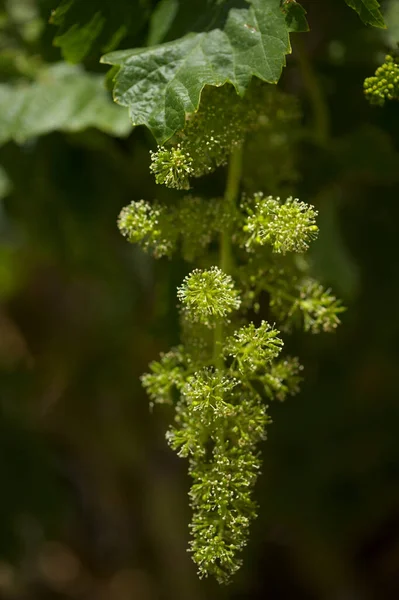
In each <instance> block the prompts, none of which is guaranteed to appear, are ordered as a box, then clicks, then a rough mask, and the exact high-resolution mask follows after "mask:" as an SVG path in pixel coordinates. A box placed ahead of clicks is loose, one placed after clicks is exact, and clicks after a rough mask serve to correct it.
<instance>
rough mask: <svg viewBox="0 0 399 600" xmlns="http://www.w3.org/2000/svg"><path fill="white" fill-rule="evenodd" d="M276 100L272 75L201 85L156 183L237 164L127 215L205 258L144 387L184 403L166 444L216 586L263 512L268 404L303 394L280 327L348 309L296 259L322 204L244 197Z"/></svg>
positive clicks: (331, 318) (157, 247)
mask: <svg viewBox="0 0 399 600" xmlns="http://www.w3.org/2000/svg"><path fill="white" fill-rule="evenodd" d="M278 106H280V107H287V106H290V104H289V100H287V97H286V96H285V95H283V94H282V93H281V92H278V91H277V90H275V89H272V88H271V86H268V85H264V84H259V83H256V84H254V85H253V86H251V88H250V91H249V93H248V94H247V95H246V96H245V97H244V99H240V98H239V97H238V96H237V95H236V94H235V92H234V90H233V88H232V87H231V86H228V85H225V86H223V87H221V88H211V89H207V90H205V93H204V94H203V97H202V101H201V106H200V109H199V110H198V112H197V113H194V114H193V115H190V116H189V117H188V119H187V122H186V127H185V128H184V130H183V131H181V132H179V133H178V134H176V135H175V136H174V138H173V139H172V140H171V141H170V142H169V143H168V144H167V145H166V146H163V147H160V148H159V149H158V150H157V151H156V152H153V153H152V155H151V160H152V165H151V170H152V171H153V173H154V174H155V178H156V181H157V182H158V183H163V184H165V185H167V186H169V187H174V188H178V189H187V188H188V187H189V186H190V184H191V180H192V178H194V177H198V176H201V175H204V174H206V173H209V172H211V171H213V170H215V169H216V168H217V167H218V166H220V165H224V164H226V163H227V162H228V163H229V167H228V182H227V187H226V193H225V197H224V198H214V199H206V198H202V197H197V196H185V197H183V198H180V199H179V200H177V201H176V203H175V204H173V205H170V204H166V203H163V204H161V203H160V202H153V203H149V202H145V201H143V200H140V201H138V202H132V203H131V204H130V205H129V206H127V207H126V208H124V209H123V210H122V212H121V215H120V217H119V227H120V230H121V232H122V233H123V234H124V235H125V236H126V237H127V239H128V240H129V241H130V242H134V243H138V244H140V245H141V246H142V248H143V249H144V250H146V251H149V252H152V253H153V255H154V256H155V257H161V256H169V257H170V256H172V254H173V253H175V252H178V251H179V252H181V253H182V254H183V257H184V258H185V259H186V260H187V261H189V262H194V263H195V265H196V268H195V269H194V270H193V271H191V272H190V273H189V274H188V275H187V276H186V278H185V279H184V281H183V283H182V284H181V286H180V287H179V289H178V291H177V297H178V300H179V301H180V315H181V345H180V346H178V347H176V348H173V349H172V350H171V351H169V352H167V353H166V354H163V355H162V356H161V358H160V360H159V361H154V362H153V363H151V365H150V371H149V373H147V374H145V375H143V377H142V383H143V385H144V387H145V388H146V390H147V392H148V395H149V397H150V400H151V403H152V404H171V405H173V404H174V406H175V418H174V424H173V425H172V427H171V428H170V429H169V431H168V433H167V440H168V443H169V445H170V446H171V447H172V448H173V449H174V450H175V451H177V453H178V454H179V456H182V457H185V458H187V459H188V461H189V472H190V475H191V477H192V479H193V485H192V488H191V491H190V499H191V506H192V509H193V518H192V523H191V532H192V541H191V545H190V550H191V552H192V555H193V558H194V561H195V562H196V563H197V565H198V569H199V572H200V574H201V575H208V574H213V575H215V576H216V578H217V579H218V580H219V581H221V582H225V581H228V580H229V578H230V577H231V575H232V574H233V573H234V572H235V571H236V570H237V569H238V568H239V566H240V564H241V561H240V558H239V552H240V551H241V550H242V548H243V547H244V545H245V543H246V541H247V538H248V528H249V525H250V522H251V520H252V519H253V518H254V517H255V516H256V504H255V502H254V500H253V499H252V488H253V485H254V483H255V481H256V478H257V476H258V474H259V471H260V466H261V464H260V456H259V449H258V444H259V442H260V441H262V440H264V439H265V437H266V426H267V424H268V423H270V417H269V414H268V407H267V403H268V401H272V400H279V401H283V400H285V399H286V398H287V396H289V395H292V394H295V393H297V392H298V389H299V384H300V381H301V371H302V367H301V365H300V363H299V361H298V359H297V358H291V357H288V356H284V357H283V356H282V351H283V346H284V344H283V340H282V339H281V335H280V331H279V330H284V331H289V330H290V329H292V327H295V326H298V325H299V326H301V327H303V328H304V329H305V331H311V332H314V333H316V332H318V331H332V330H334V329H335V327H336V326H337V324H338V323H339V316H338V315H339V313H340V312H341V311H342V310H343V309H342V307H341V305H340V303H339V301H337V300H336V298H335V297H334V296H332V295H331V293H330V291H329V290H325V289H324V288H323V287H322V286H321V285H320V284H319V283H318V282H316V281H314V280H312V279H311V278H310V274H309V272H308V271H309V269H308V267H307V266H306V263H305V261H304V260H303V259H302V261H299V260H298V257H299V256H301V255H302V254H303V253H304V252H306V250H307V249H308V247H309V244H310V243H311V242H312V240H314V239H315V238H316V237H317V232H318V228H317V225H316V217H317V211H316V210H315V208H314V207H313V206H311V205H308V204H305V203H304V202H301V201H299V200H298V199H296V198H293V197H288V198H286V199H284V200H283V199H280V198H279V197H273V196H264V195H263V194H262V193H256V194H254V195H253V194H243V195H242V196H241V197H240V179H242V181H243V182H245V175H246V173H245V160H244V172H243V171H242V165H243V161H242V156H243V155H244V156H245V151H246V150H245V143H246V135H247V134H248V133H249V132H250V133H252V134H253V135H255V136H256V135H257V136H258V139H262V135H261V133H262V131H266V137H267V139H268V140H269V139H270V137H271V133H272V132H273V123H275V124H276V125H275V127H276V129H277V130H279V128H280V130H281V121H282V120H284V119H283V115H282V114H281V110H282V109H281V108H280V109H278ZM291 106H295V111H294V113H295V115H296V114H297V107H296V105H295V104H292V105H291ZM279 111H280V112H279ZM248 137H249V138H251V136H248ZM275 170H278V163H277V165H276V164H275ZM283 178H284V175H283ZM276 180H277V179H276ZM244 187H245V186H244ZM215 248H217V249H218V250H217V251H216V252H215ZM263 292H266V293H267V296H268V298H269V309H268V310H269V314H270V315H271V318H272V319H273V321H272V322H270V323H269V322H267V321H265V320H262V321H261V322H260V323H259V324H255V323H254V322H252V321H251V320H248V317H247V315H248V311H249V310H255V311H257V310H259V309H260V298H261V296H262V293H263ZM263 296H264V294H263ZM264 309H265V307H264ZM274 321H276V324H274Z"/></svg>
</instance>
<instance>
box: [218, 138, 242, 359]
mask: <svg viewBox="0 0 399 600" xmlns="http://www.w3.org/2000/svg"><path fill="white" fill-rule="evenodd" d="M242 153H243V148H242V145H240V146H237V147H236V148H234V150H233V152H232V153H231V155H230V159H229V164H228V169H227V181H226V190H225V193H224V205H225V208H226V209H227V211H226V212H229V209H234V207H235V205H236V203H237V199H238V195H239V192H240V181H241V173H242ZM231 234H232V231H231V228H230V227H229V226H228V227H226V228H225V229H224V231H223V232H222V233H221V234H220V250H219V253H220V254H219V266H220V268H221V269H222V271H223V272H224V273H226V274H227V275H230V273H231V272H232V271H233V267H234V264H233V263H234V261H233V254H232V250H231ZM222 346H223V323H222V322H220V323H217V324H216V326H215V336H214V345H213V354H214V361H215V366H216V367H218V368H222V367H223V359H222V357H221V356H220V349H221V347H222Z"/></svg>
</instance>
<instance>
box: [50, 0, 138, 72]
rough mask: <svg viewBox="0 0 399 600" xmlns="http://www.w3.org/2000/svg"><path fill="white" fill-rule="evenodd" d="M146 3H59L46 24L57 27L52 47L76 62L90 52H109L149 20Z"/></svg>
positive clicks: (124, 0)
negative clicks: (49, 23) (57, 48)
mask: <svg viewBox="0 0 399 600" xmlns="http://www.w3.org/2000/svg"><path fill="white" fill-rule="evenodd" d="M148 4H149V3H148V0H62V1H61V3H60V5H59V6H58V8H56V9H55V10H53V11H52V14H51V18H50V22H51V23H52V24H53V25H58V33H57V35H56V36H55V38H54V45H55V46H57V47H59V48H61V51H62V55H63V57H64V58H65V60H67V61H69V62H72V63H78V62H81V61H82V60H83V59H84V58H85V57H86V56H87V55H88V54H90V53H95V52H97V53H103V52H109V51H110V50H113V49H114V48H116V47H117V46H118V45H119V43H120V42H121V41H122V40H123V39H124V38H125V37H126V36H127V35H128V34H132V33H133V34H134V33H136V32H137V31H139V30H140V28H141V27H142V26H143V25H144V23H145V22H146V21H147V19H148V17H149V9H148Z"/></svg>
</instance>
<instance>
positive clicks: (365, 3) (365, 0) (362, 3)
mask: <svg viewBox="0 0 399 600" xmlns="http://www.w3.org/2000/svg"><path fill="white" fill-rule="evenodd" d="M345 1H346V3H347V5H348V6H350V7H351V8H353V10H355V11H356V12H357V13H358V15H359V17H360V18H361V20H362V21H363V23H365V24H366V25H373V26H374V27H382V28H383V29H385V27H386V25H385V22H384V17H383V16H382V14H381V11H380V3H379V2H378V0H345Z"/></svg>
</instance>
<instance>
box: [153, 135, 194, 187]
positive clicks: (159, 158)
mask: <svg viewBox="0 0 399 600" xmlns="http://www.w3.org/2000/svg"><path fill="white" fill-rule="evenodd" d="M192 162H193V159H192V158H191V156H190V154H189V153H188V152H185V151H183V150H182V149H181V146H180V144H177V146H175V147H171V148H164V147H159V148H158V150H157V151H156V152H151V165H150V171H152V173H154V175H155V181H156V182H157V183H163V184H164V185H166V186H167V187H170V188H176V189H178V190H188V189H190V179H189V177H190V175H192V173H193V168H192Z"/></svg>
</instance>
